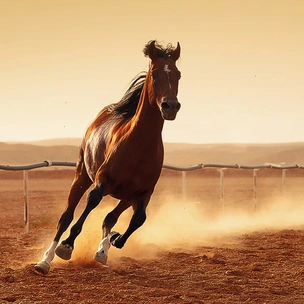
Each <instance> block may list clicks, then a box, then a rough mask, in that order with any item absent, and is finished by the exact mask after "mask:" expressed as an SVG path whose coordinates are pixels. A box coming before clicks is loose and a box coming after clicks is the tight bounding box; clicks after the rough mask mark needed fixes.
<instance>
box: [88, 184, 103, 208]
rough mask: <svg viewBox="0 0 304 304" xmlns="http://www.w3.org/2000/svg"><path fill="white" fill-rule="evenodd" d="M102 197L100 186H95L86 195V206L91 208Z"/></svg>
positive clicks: (94, 206)
mask: <svg viewBox="0 0 304 304" xmlns="http://www.w3.org/2000/svg"><path fill="white" fill-rule="evenodd" d="M101 199H102V187H96V188H94V189H93V190H92V191H90V193H89V195H88V201H87V206H88V208H90V209H91V210H93V209H94V208H96V207H97V206H98V204H99V203H100V201H101Z"/></svg>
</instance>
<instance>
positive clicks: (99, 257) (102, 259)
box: [94, 251, 108, 265]
mask: <svg viewBox="0 0 304 304" xmlns="http://www.w3.org/2000/svg"><path fill="white" fill-rule="evenodd" d="M94 260H95V261H97V262H99V263H101V264H103V265H106V264H107V261H108V256H107V255H106V254H105V253H104V252H98V251H97V252H96V253H95V255H94Z"/></svg>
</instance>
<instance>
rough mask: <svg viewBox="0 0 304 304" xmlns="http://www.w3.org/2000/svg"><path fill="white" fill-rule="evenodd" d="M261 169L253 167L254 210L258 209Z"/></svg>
mask: <svg viewBox="0 0 304 304" xmlns="http://www.w3.org/2000/svg"><path fill="white" fill-rule="evenodd" d="M258 171H259V169H253V204H254V210H255V211H256V209H257V179H258Z"/></svg>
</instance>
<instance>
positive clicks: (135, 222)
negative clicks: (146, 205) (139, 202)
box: [130, 209, 147, 229]
mask: <svg viewBox="0 0 304 304" xmlns="http://www.w3.org/2000/svg"><path fill="white" fill-rule="evenodd" d="M146 218H147V215H146V210H145V209H138V210H135V211H134V213H133V216H132V219H131V223H130V224H131V225H132V226H133V227H134V228H135V229H137V228H138V227H140V226H141V225H142V224H143V223H144V222H145V221H146Z"/></svg>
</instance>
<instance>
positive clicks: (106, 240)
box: [94, 200, 131, 265]
mask: <svg viewBox="0 0 304 304" xmlns="http://www.w3.org/2000/svg"><path fill="white" fill-rule="evenodd" d="M130 206H131V205H130V203H129V202H128V201H123V200H122V201H120V202H119V203H118V205H117V206H116V207H115V208H114V209H113V210H112V211H111V212H109V213H108V214H107V216H106V217H105V219H104V221H103V224H102V240H101V242H100V244H99V247H98V250H97V251H96V253H95V255H94V259H95V260H96V261H98V262H100V263H102V264H103V265H106V263H107V260H108V251H109V249H110V246H111V243H110V238H111V235H113V234H116V232H112V233H110V232H111V229H112V228H113V227H114V225H115V224H116V222H117V220H118V218H119V216H120V215H121V214H122V213H123V212H124V211H125V210H126V209H128V208H129V207H130Z"/></svg>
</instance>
